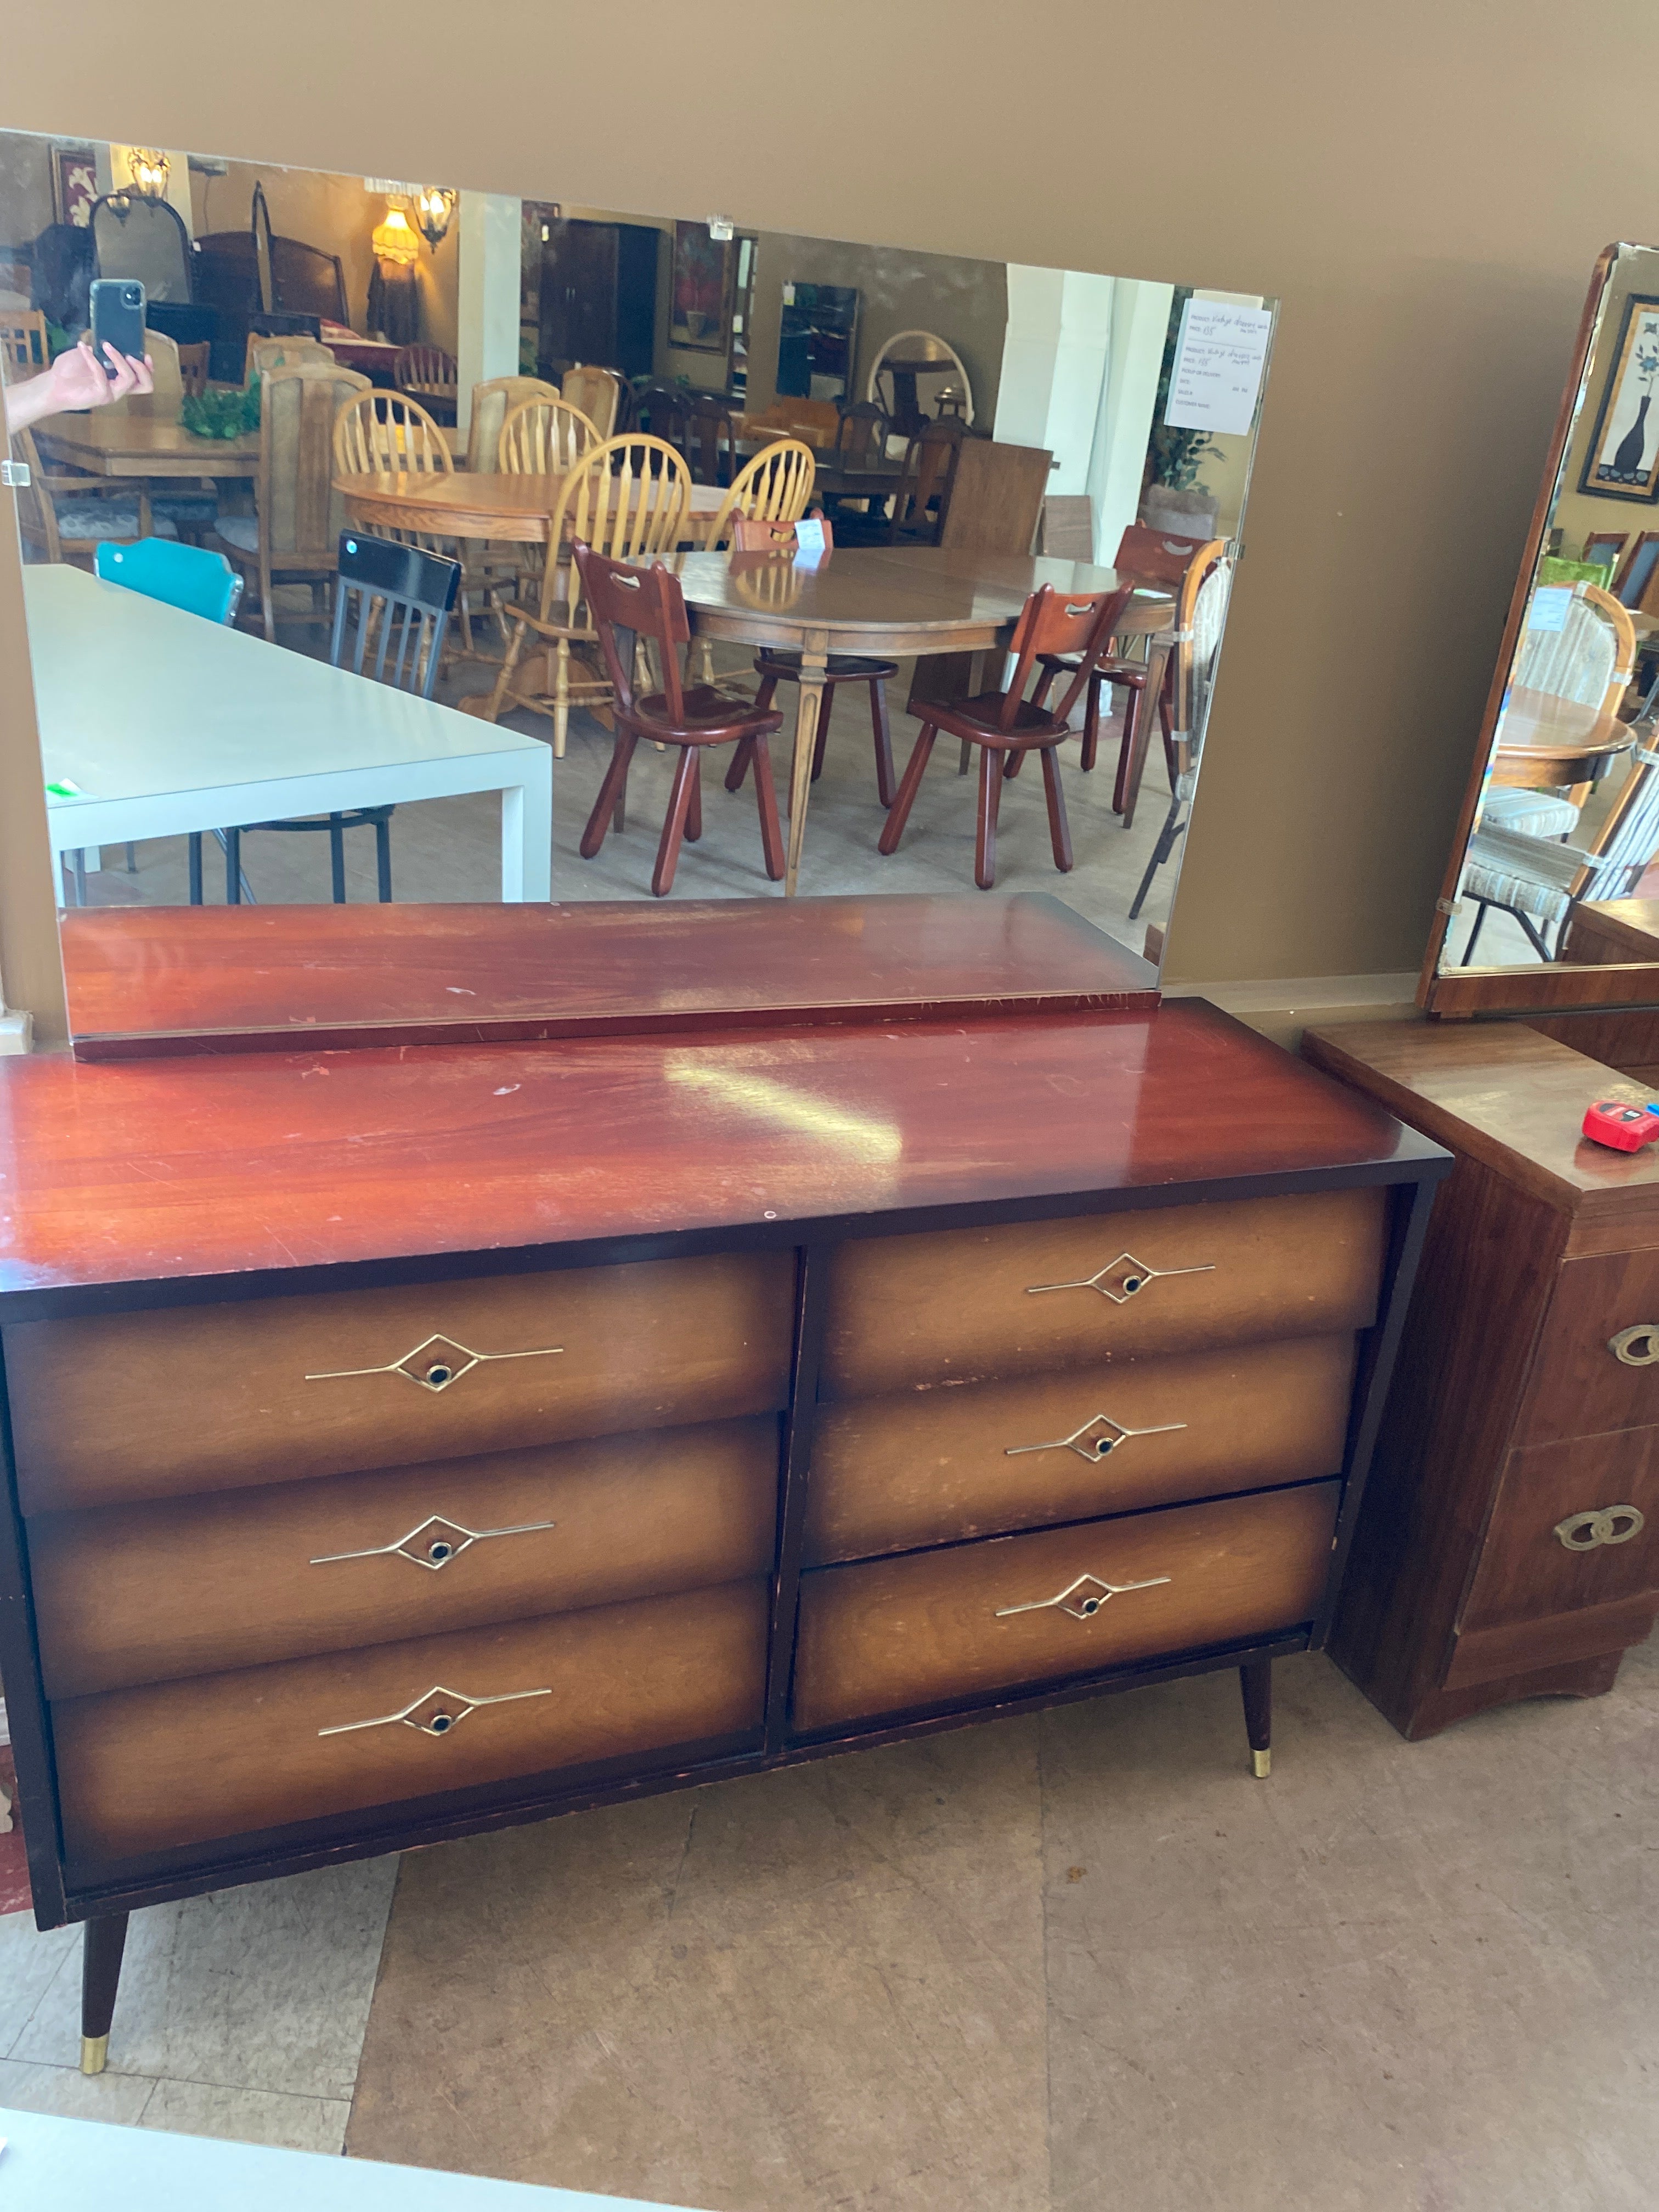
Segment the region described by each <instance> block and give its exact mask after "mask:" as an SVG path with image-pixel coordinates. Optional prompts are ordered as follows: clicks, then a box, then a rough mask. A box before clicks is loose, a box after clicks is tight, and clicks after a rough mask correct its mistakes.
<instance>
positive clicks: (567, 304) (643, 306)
mask: <svg viewBox="0 0 1659 2212" xmlns="http://www.w3.org/2000/svg"><path fill="white" fill-rule="evenodd" d="M547 228H548V232H549V236H548V239H547V242H546V244H545V245H544V246H543V248H542V267H541V307H540V318H541V320H540V335H539V338H538V346H537V351H538V355H539V357H540V358H539V366H540V368H541V371H542V373H543V374H544V375H547V374H551V375H556V376H557V375H562V374H563V373H564V371H565V370H566V369H567V368H569V367H570V366H571V364H572V363H573V362H579V361H580V362H588V363H589V364H591V365H592V366H593V367H596V368H614V369H617V370H618V371H619V372H620V373H621V374H623V376H649V375H650V374H651V370H652V365H653V349H654V340H655V337H656V326H657V253H658V249H659V244H660V240H661V233H660V232H659V231H658V230H655V229H653V228H649V227H648V226H647V225H646V224H643V223H633V222H580V221H575V220H572V221H569V222H551V223H550V224H549V225H548V226H547Z"/></svg>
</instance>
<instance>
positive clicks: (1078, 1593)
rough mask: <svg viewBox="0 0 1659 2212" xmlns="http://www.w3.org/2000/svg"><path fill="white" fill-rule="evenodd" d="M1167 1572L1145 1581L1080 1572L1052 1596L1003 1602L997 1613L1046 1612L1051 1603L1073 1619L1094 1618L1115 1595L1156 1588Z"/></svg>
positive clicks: (1166, 1578) (1008, 1615) (1002, 1616)
mask: <svg viewBox="0 0 1659 2212" xmlns="http://www.w3.org/2000/svg"><path fill="white" fill-rule="evenodd" d="M1169 1580H1170V1577H1169V1576H1168V1575H1152V1576H1149V1577H1147V1579H1146V1581H1145V1582H1144V1583H1106V1582H1103V1581H1102V1580H1101V1578H1100V1577H1099V1576H1098V1575H1079V1577H1078V1578H1077V1580H1076V1581H1075V1582H1074V1583H1067V1584H1066V1588H1065V1589H1063V1590H1057V1591H1056V1592H1055V1593H1054V1596H1053V1597H1034V1598H1033V1599H1031V1601H1030V1603H1029V1604H1027V1605H1000V1606H999V1607H997V1612H996V1617H997V1619H998V1620H1008V1619H1010V1618H1011V1616H1012V1614H1014V1613H1046V1612H1047V1611H1048V1607H1050V1606H1058V1607H1059V1608H1060V1612H1062V1613H1070V1614H1071V1616H1072V1618H1073V1620H1093V1619H1094V1617H1095V1615H1096V1614H1097V1613H1098V1612H1099V1611H1100V1608H1101V1607H1102V1606H1103V1605H1105V1604H1107V1603H1109V1601H1110V1600H1111V1599H1113V1598H1115V1597H1122V1596H1124V1595H1126V1594H1127V1592H1128V1591H1130V1590H1142V1589H1158V1586H1159V1584H1160V1583H1167V1582H1168V1581H1169Z"/></svg>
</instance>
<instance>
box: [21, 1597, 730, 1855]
mask: <svg viewBox="0 0 1659 2212" xmlns="http://www.w3.org/2000/svg"><path fill="white" fill-rule="evenodd" d="M765 1673H766V1585H765V1583H764V1582H763V1581H760V1580H755V1581H750V1582H741V1583H730V1584H727V1585H726V1587H724V1588H722V1589H707V1590H697V1591H694V1592H691V1593H690V1594H688V1595H680V1596H678V1597H658V1598H646V1599H642V1600H640V1601H636V1602H635V1603H633V1604H630V1605H608V1606H596V1607H592V1608H590V1609H589V1610H586V1611H585V1612H581V1613H560V1614H558V1615H557V1616H556V1618H554V1619H552V1620H535V1621H518V1622H514V1623H513V1624H512V1625H510V1626H500V1627H494V1628H471V1629H463V1630H459V1631H458V1632H455V1633H454V1634H453V1635H448V1636H427V1637H421V1638H416V1640H415V1641H413V1642H410V1643H405V1644H378V1645H376V1646H374V1648H373V1649H371V1650H362V1651H352V1652H332V1653H331V1654H329V1655H328V1656H326V1657H321V1658H313V1659H291V1660H289V1661H288V1662H285V1663H284V1664H283V1665H281V1666H276V1667H250V1668H240V1669H238V1670H237V1671H236V1672H234V1673H232V1674H207V1675H198V1676H197V1677H196V1678H194V1679H193V1680H190V1681H185V1682H169V1683H164V1684H161V1685H160V1686H156V1687H153V1688H147V1689H137V1690H115V1691H111V1692H108V1693H107V1694H106V1695H103V1696H100V1697H93V1698H70V1699H64V1700H60V1701H59V1702H58V1704H56V1705H54V1706H53V1708H52V1723H53V1730H54V1735H55V1737H56V1742H57V1751H58V1781H59V1790H60V1795H61V1800H62V1806H63V1819H64V1844H65V1847H66V1849H67V1850H68V1852H69V1854H70V1856H71V1857H76V1858H79V1859H82V1860H83V1861H84V1860H88V1859H97V1858H118V1857H125V1856H130V1855H136V1854H137V1853H140V1852H143V1851H151V1850H166V1849H167V1848H168V1847H169V1846H171V1845H176V1844H196V1843H204V1842H206V1841H208V1840H210V1838H218V1837H231V1836H235V1835H238V1834H241V1833H244V1832H246V1831H248V1830H250V1829H261V1828H269V1827H276V1826H281V1825H282V1824H283V1823H285V1822H289V1821H295V1820H313V1819H316V1818H318V1817H319V1816H321V1815H323V1814H331V1813H348V1812H363V1811H367V1810H368V1808H370V1807H374V1806H385V1805H391V1804H395V1803H396V1802H398V1800H399V1799H401V1798H404V1797H414V1796H426V1795H428V1794H429V1793H431V1792H433V1791H436V1790H449V1789H455V1790H459V1789H464V1788H466V1787H468V1786H476V1785H477V1784H483V1783H489V1782H503V1781H509V1780H512V1779H514V1778H517V1777H519V1776H521V1775H522V1776H531V1775H538V1774H543V1773H547V1772H550V1771H553V1770H555V1769H556V1768H559V1767H562V1766H571V1765H580V1764H586V1763H587V1762H589V1761H592V1760H597V1759H614V1758H619V1757H623V1756H625V1755H626V1756H632V1757H635V1758H639V1759H645V1758H646V1757H647V1755H648V1754H649V1753H651V1752H652V1751H653V1750H659V1749H663V1748H665V1747H669V1746H671V1745H681V1744H689V1743H693V1742H696V1741H699V1740H702V1739H708V1738H712V1737H716V1736H722V1735H732V1734H734V1733H737V1732H738V1731H740V1730H743V1729H750V1728H758V1727H759V1724H760V1717H761V1700H762V1695H763V1687H764V1681H765ZM435 1688H441V1689H443V1690H445V1691H447V1692H451V1693H452V1694H451V1696H450V1697H449V1699H447V1702H446V1701H444V1700H439V1701H437V1702H438V1704H439V1705H442V1707H443V1709H444V1710H445V1711H448V1712H449V1713H450V1714H451V1715H452V1716H458V1717H456V1718H455V1719H454V1723H453V1728H452V1729H451V1730H450V1732H449V1733H447V1734H446V1735H441V1736H433V1735H427V1734H425V1733H424V1732H423V1731H422V1730H421V1729H416V1728H413V1727H410V1726H409V1725H407V1724H405V1723H399V1722H395V1721H394V1722H392V1723H390V1724H388V1725H386V1726H384V1727H374V1728H365V1729H354V1730H353V1732H352V1733H350V1734H349V1735H321V1734H319V1731H320V1730H322V1729H331V1728H337V1727H340V1726H342V1725H343V1724H346V1723H354V1722H359V1721H366V1720H378V1719H380V1717H383V1716H387V1715H391V1714H394V1713H398V1712H400V1711H402V1710H403V1709H404V1706H406V1705H410V1703H411V1702H412V1701H415V1700H417V1699H425V1697H426V1694H427V1692H428V1691H431V1690H433V1689H435ZM543 1689H545V1690H550V1692H552V1694H551V1695H550V1696H547V1697H528V1698H515V1699H513V1702H511V1703H507V1704H501V1705H480V1706H478V1707H477V1709H476V1710H474V1711H463V1709H462V1705H461V1703H460V1702H459V1700H464V1699H483V1698H488V1697H497V1696H505V1695H507V1694H508V1693H511V1692H520V1691H525V1690H543Z"/></svg>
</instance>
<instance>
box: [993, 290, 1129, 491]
mask: <svg viewBox="0 0 1659 2212" xmlns="http://www.w3.org/2000/svg"><path fill="white" fill-rule="evenodd" d="M1112 288H1113V279H1112V278H1111V277H1109V276H1093V275H1091V274H1088V273H1086V272H1085V271H1082V270H1075V269H1033V268H1027V267H1024V266H1023V265H1021V264H1018V263H1011V264H1009V269H1008V326H1007V329H1006V332H1005V333H1004V336H1003V341H1002V375H1001V380H1000V382H999V384H998V386H997V416H996V429H995V432H994V435H995V436H996V437H997V438H999V439H1000V441H1002V443H1003V444H1005V445H1011V446H1043V447H1047V448H1048V451H1049V452H1050V453H1052V454H1053V455H1054V468H1053V469H1052V470H1051V471H1049V476H1048V489H1049V490H1050V491H1051V492H1054V493H1060V494H1075V493H1079V492H1082V491H1085V490H1086V489H1087V488H1088V471H1089V456H1090V452H1091V447H1092V445H1093V442H1094V435H1095V422H1096V417H1097V415H1098V414H1099V411H1100V396H1101V386H1102V385H1103V381H1104V380H1105V376H1106V372H1107V364H1108V359H1109V352H1110V347H1111V332H1112Z"/></svg>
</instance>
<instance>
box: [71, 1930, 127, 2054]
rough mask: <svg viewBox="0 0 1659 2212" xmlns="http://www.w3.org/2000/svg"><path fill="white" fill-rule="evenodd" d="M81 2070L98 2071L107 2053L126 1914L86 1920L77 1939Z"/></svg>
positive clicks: (117, 1985)
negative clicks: (79, 1963)
mask: <svg viewBox="0 0 1659 2212" xmlns="http://www.w3.org/2000/svg"><path fill="white" fill-rule="evenodd" d="M81 1942H82V1948H81V2071H82V2073H83V2074H101V2073H102V2072H103V2070H104V2061H105V2059H106V2058H107V2057H108V2056H109V2024H110V2022H111V2021H112V2019H113V2018H114V2017H115V1992H116V1990H118V1988H119V1987H120V1985H121V1954H122V1952H123V1951H124V1950H125V1948H126V1942H127V1916H126V1914H125V1912H112V1913H108V1914H106V1915H105V1916H104V1917H101V1918H100V1919H97V1920H88V1923H87V1924H86V1928H85V1930H84V1932H83V1934H82V1939H81Z"/></svg>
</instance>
